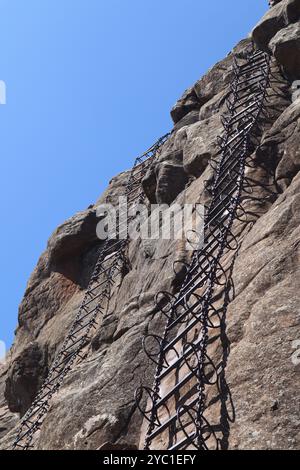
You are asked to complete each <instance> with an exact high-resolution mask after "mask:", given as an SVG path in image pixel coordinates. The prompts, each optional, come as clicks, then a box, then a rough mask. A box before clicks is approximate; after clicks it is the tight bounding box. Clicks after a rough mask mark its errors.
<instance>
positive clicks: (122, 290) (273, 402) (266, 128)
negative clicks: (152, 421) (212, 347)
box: [0, 0, 300, 449]
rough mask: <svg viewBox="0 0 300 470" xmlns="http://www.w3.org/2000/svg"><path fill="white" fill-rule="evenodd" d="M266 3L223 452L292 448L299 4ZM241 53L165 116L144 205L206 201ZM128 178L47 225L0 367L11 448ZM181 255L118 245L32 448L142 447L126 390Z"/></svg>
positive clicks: (185, 256)
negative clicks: (102, 302)
mask: <svg viewBox="0 0 300 470" xmlns="http://www.w3.org/2000/svg"><path fill="white" fill-rule="evenodd" d="M272 3H273V4H274V6H273V7H272V8H271V9H270V11H269V12H268V13H267V14H266V15H265V17H264V18H263V19H262V20H261V22H260V23H259V24H258V25H257V26H256V28H255V29H254V31H253V39H254V41H255V42H256V44H257V46H258V47H261V48H263V49H264V50H268V51H269V53H270V54H273V55H274V57H273V58H272V72H273V73H272V76H273V78H272V80H271V84H270V89H269V90H268V99H269V104H268V109H267V111H268V115H266V116H265V117H264V121H263V128H262V130H261V137H260V145H259V146H258V148H257V150H256V152H255V154H254V155H253V161H254V162H255V165H254V167H253V168H252V169H251V170H248V171H249V173H248V177H249V178H251V180H252V181H254V182H255V185H254V196H255V197H254V198H252V199H251V201H250V199H249V198H248V199H247V197H245V205H246V207H247V210H249V214H251V218H252V223H251V226H250V228H249V230H247V231H246V232H245V233H243V234H242V236H241V238H240V239H239V241H240V243H241V248H240V251H239V254H238V257H237V260H236V263H235V266H234V271H233V274H232V277H233V281H234V285H235V296H234V298H233V299H231V302H230V304H229V308H228V313H227V320H226V324H227V329H226V335H227V338H228V344H229V345H230V352H229V355H228V360H227V367H226V380H227V384H228V388H229V390H230V395H231V401H232V406H233V408H234V412H233V413H232V416H231V419H230V424H228V433H227V438H226V442H225V441H224V443H223V447H224V448H231V449H277V448H280V449H299V448H300V432H299V429H300V427H299V426H300V417H299V407H300V401H299V397H300V379H299V377H300V375H299V374H300V360H299V354H298V349H299V343H300V310H299V304H300V297H299V288H298V286H299V285H300V270H299V259H300V251H299V247H300V228H299V210H300V173H299V169H300V153H299V152H300V151H299V148H300V96H299V94H298V85H297V83H298V82H297V80H300V63H299V18H300V0H299V1H298V0H282V1H281V2H276V1H273V2H272ZM250 47H251V40H250V39H247V40H243V41H241V42H240V43H239V44H238V45H237V46H236V47H235V48H234V49H233V51H232V53H231V54H229V55H228V56H227V57H226V58H225V59H224V60H223V61H221V62H220V63H218V64H216V66H215V67H213V68H212V69H211V70H210V71H209V72H208V73H207V74H206V75H205V76H204V77H202V78H201V79H200V80H199V81H198V82H197V83H196V84H195V85H194V86H193V87H191V88H190V89H189V90H187V91H186V92H185V93H184V95H183V97H182V98H181V99H180V100H179V101H178V102H177V103H176V105H175V106H174V108H173V109H172V112H171V114H172V118H173V121H174V131H173V133H172V135H171V137H170V139H169V140H168V141H167V142H166V143H165V144H164V146H163V149H162V153H161V154H160V156H159V159H158V160H157V161H156V163H155V165H154V166H153V167H152V168H151V170H150V171H149V172H148V174H147V175H146V176H145V178H144V181H143V187H144V190H145V193H146V195H147V197H148V200H149V201H150V202H153V203H155V202H157V203H168V204H172V203H193V204H195V203H198V202H201V203H204V204H205V203H206V202H207V198H208V196H207V194H206V192H205V182H206V181H209V180H210V178H211V176H212V170H211V167H210V166H209V165H208V163H209V161H210V160H211V159H212V158H214V157H215V156H216V152H217V146H216V143H217V137H218V135H220V134H221V132H222V125H221V119H220V117H221V114H222V113H223V112H224V105H225V101H226V99H227V98H228V96H229V94H230V82H231V80H232V76H233V69H232V65H233V57H234V56H235V57H236V58H237V60H243V58H244V57H245V55H246V53H247V51H249V49H250ZM277 62H278V63H279V65H280V66H282V67H283V68H284V70H285V72H286V77H285V78H283V77H282V75H281V74H280V73H279V71H278V64H277ZM127 177H128V173H123V174H121V175H119V176H117V177H116V178H114V179H113V180H112V181H111V183H110V185H109V187H108V189H107V191H106V192H105V194H104V195H103V196H102V197H101V198H100V199H99V200H98V201H97V202H96V204H95V205H93V206H91V207H90V208H88V209H87V210H86V211H83V212H80V213H78V214H76V215H75V216H74V217H72V218H71V219H70V220H68V221H67V222H66V223H64V224H63V225H62V226H61V227H59V228H58V229H57V230H56V231H55V233H54V234H53V235H52V236H51V238H50V240H49V242H48V246H47V249H46V251H45V252H44V253H43V254H42V255H41V258H40V260H39V262H38V264H37V267H36V269H35V270H34V272H33V274H32V276H31V278H30V280H29V282H28V286H27V289H26V292H25V295H24V299H23V301H22V303H21V306H20V310H19V324H18V328H17V332H16V338H15V342H14V345H13V347H12V349H11V351H10V353H9V356H8V360H7V364H6V365H5V366H1V367H2V369H1V370H0V447H2V448H6V447H8V446H10V445H11V442H12V439H13V436H14V433H15V426H16V424H17V421H18V417H19V414H20V415H23V414H24V413H25V411H26V410H27V409H28V407H29V405H30V403H31V401H32V399H33V397H34V396H35V394H36V393H37V391H38V389H39V387H40V385H41V383H42V381H43V379H44V378H45V376H46V374H47V371H48V369H49V367H50V365H51V363H52V361H53V359H54V357H55V352H56V351H57V349H58V348H59V346H60V345H61V344H62V342H63V340H64V337H65V335H66V332H67V331H68V329H69V327H70V325H71V323H72V320H73V319H74V317H75V315H76V312H77V310H78V307H79V305H80V303H81V301H82V298H83V295H84V291H85V289H86V287H87V284H88V281H89V278H90V276H91V273H92V270H93V267H94V265H95V262H96V251H97V249H98V247H99V243H100V242H99V241H98V240H97V237H96V224H97V217H96V209H97V206H98V205H99V204H100V203H102V202H111V203H114V202H115V201H116V200H117V198H118V196H120V195H123V194H124V191H125V184H126V181H127ZM190 255H191V253H190V252H189V251H186V246H185V244H184V243H182V242H181V241H176V240H174V241H171V242H170V241H164V240H149V241H141V240H135V241H131V242H130V244H129V249H128V253H127V256H128V260H129V264H128V266H129V267H128V269H127V270H126V272H124V273H123V274H122V276H121V278H120V279H119V281H118V283H117V285H115V286H114V287H113V291H112V299H111V302H110V306H109V308H108V310H107V312H106V313H105V315H104V316H103V317H102V318H99V321H98V325H97V328H96V331H95V333H94V337H93V340H92V342H91V344H90V346H89V347H88V348H86V350H85V352H84V356H85V357H84V360H83V361H82V362H80V363H78V364H77V365H76V366H75V367H74V368H73V370H72V371H71V372H70V373H69V375H68V377H67V380H66V381H65V382H64V385H63V387H62V388H61V389H60V392H59V393H58V394H57V395H56V396H55V397H54V398H53V400H52V404H51V408H50V411H49V413H48V415H47V417H46V420H45V422H44V425H43V427H42V429H41V432H40V434H39V436H38V441H37V442H36V447H37V448H40V449H101V448H102V449H118V448H121V449H130V448H137V447H138V446H139V445H140V440H141V435H142V429H143V426H144V425H143V422H142V421H143V420H142V416H141V414H140V413H139V411H138V410H137V407H136V404H135V401H134V391H135V389H136V387H137V386H138V385H140V384H141V383H143V384H148V385H150V386H151V384H152V381H153V374H154V365H153V363H152V362H151V361H149V360H148V358H147V357H146V355H145V353H144V351H143V349H142V343H141V341H142V336H143V334H145V333H146V332H148V331H154V332H155V331H156V332H157V333H158V334H159V333H160V332H161V331H162V329H163V328H164V324H165V319H164V318H162V317H161V316H159V315H157V306H156V303H155V296H156V294H157V293H158V292H159V291H163V290H169V291H173V292H174V291H176V289H177V288H178V286H179V285H180V282H181V280H182V276H181V273H178V272H174V269H173V264H174V262H175V261H178V260H181V261H184V262H187V261H188V260H189V258H190ZM297 348H298V349H297ZM216 354H218V352H216ZM144 424H145V423H144Z"/></svg>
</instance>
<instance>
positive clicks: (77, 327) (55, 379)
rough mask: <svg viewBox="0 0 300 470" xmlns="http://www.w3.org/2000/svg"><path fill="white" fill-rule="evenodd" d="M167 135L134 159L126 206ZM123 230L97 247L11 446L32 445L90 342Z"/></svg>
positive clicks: (139, 196) (123, 241)
mask: <svg viewBox="0 0 300 470" xmlns="http://www.w3.org/2000/svg"><path fill="white" fill-rule="evenodd" d="M169 135H170V134H166V135H164V136H163V137H161V138H160V139H159V140H158V141H157V142H156V143H155V144H154V145H153V146H152V147H151V148H150V149H149V150H148V151H147V152H145V153H144V154H143V155H142V156H140V157H138V158H137V159H136V160H135V163H134V166H133V168H132V170H131V172H130V175H129V177H128V181H127V185H126V191H125V196H126V198H127V206H128V207H132V206H133V205H134V204H138V203H141V202H142V201H143V199H144V197H145V194H144V192H143V189H142V184H141V182H142V179H143V178H144V176H145V174H146V172H147V171H148V170H149V169H150V168H151V166H152V165H153V163H154V160H155V159H156V158H157V157H158V155H159V153H160V151H161V148H162V145H163V144H164V143H165V142H166V140H167V139H168V138H169ZM124 230H126V236H127V238H126V236H125V237H124V234H122V235H123V236H122V237H119V239H116V240H115V241H113V242H112V241H111V240H110V239H107V240H106V242H105V243H104V246H102V247H100V248H99V250H98V260H97V263H96V265H95V268H94V272H93V274H92V276H91V279H90V282H89V286H88V288H87V290H86V293H85V296H84V299H83V301H82V304H81V306H80V308H79V311H78V313H77V315H76V318H75V320H74V322H73V324H72V326H71V328H70V330H69V332H68V334H67V336H66V338H65V341H64V343H63V345H62V346H61V348H60V350H59V352H58V353H57V355H56V358H55V360H54V362H53V364H52V366H51V368H50V371H49V373H48V376H47V378H46V380H45V382H44V383H43V385H42V387H41V389H40V391H39V393H38V395H37V396H36V398H35V400H34V402H33V403H32V405H31V407H30V409H29V410H28V411H27V413H26V414H25V415H24V417H23V418H22V421H21V425H20V428H19V430H18V433H17V436H16V438H15V441H14V444H13V449H20V450H21V449H23V450H28V449H30V448H33V445H32V442H33V439H34V437H35V434H36V433H37V431H39V430H40V428H41V426H42V424H43V421H44V419H45V416H46V414H47V413H48V410H49V408H50V404H51V398H52V396H53V395H54V394H55V393H56V392H57V391H58V390H59V389H60V387H61V385H62V384H63V381H64V379H65V377H66V375H67V374H68V373H69V371H70V370H71V369H72V367H73V365H74V364H75V362H76V361H77V360H78V359H82V357H81V353H82V351H83V349H84V348H85V347H86V346H87V345H88V344H89V343H90V340H91V337H92V331H93V329H95V328H96V325H97V320H98V319H99V318H100V316H101V315H102V313H103V312H104V311H105V309H106V308H107V305H108V303H109V300H110V296H111V288H112V286H113V284H114V283H115V280H116V278H117V276H118V274H119V273H120V272H121V270H122V269H123V266H124V258H125V251H126V247H127V245H128V242H129V238H128V233H127V227H126V228H124ZM119 235H120V233H119Z"/></svg>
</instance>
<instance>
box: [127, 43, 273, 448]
mask: <svg viewBox="0 0 300 470" xmlns="http://www.w3.org/2000/svg"><path fill="white" fill-rule="evenodd" d="M233 68H234V80H233V82H232V84H231V97H230V99H229V100H228V101H227V113H226V115H224V116H223V117H222V122H223V126H224V135H223V136H222V137H220V138H219V146H220V152H219V155H218V158H217V159H216V160H215V161H213V162H212V168H213V170H214V177H213V181H212V182H210V183H209V184H207V185H206V189H207V191H208V192H209V193H210V196H211V202H210V206H209V208H208V210H207V213H206V216H205V221H204V244H203V246H202V247H199V249H198V250H196V251H195V252H194V255H193V257H192V261H191V264H190V265H189V266H188V267H186V277H185V280H184V282H183V284H182V286H181V289H180V291H179V293H178V294H176V295H174V294H172V293H170V292H159V293H158V294H157V297H156V304H157V309H158V311H159V312H160V313H161V314H162V315H163V316H165V317H166V325H165V330H164V332H163V334H162V335H161V336H158V335H157V334H153V335H152V334H149V335H147V336H145V338H144V340H143V345H144V349H145V353H146V354H147V355H148V357H149V358H150V359H151V360H152V361H153V362H154V363H155V364H156V372H155V378H154V385H153V387H152V388H150V387H148V386H142V387H139V388H138V389H137V390H136V393H135V399H136V403H137V406H138V408H139V409H140V411H141V413H142V414H143V416H144V418H145V420H146V421H147V422H148V427H147V432H146V436H145V443H144V448H145V449H147V450H149V449H157V448H167V449H168V450H170V451H171V450H174V451H175V450H212V449H219V448H220V440H219V438H218V435H217V430H216V429H214V426H212V425H211V424H210V422H209V419H208V417H207V415H206V410H207V408H208V395H209V389H210V387H212V386H214V387H215V386H217V383H218V380H219V371H218V369H217V366H216V365H215V364H214V363H213V361H212V359H211V358H210V357H209V355H208V346H209V339H210V335H211V333H213V332H214V331H216V330H217V329H218V328H220V324H221V322H222V321H224V319H223V315H224V311H225V307H224V305H220V301H217V297H216V289H219V290H220V289H221V290H222V289H223V290H224V289H226V285H227V284H226V283H227V282H228V280H227V279H226V275H227V274H226V268H225V267H224V265H223V259H224V256H225V255H226V254H227V255H228V253H229V252H232V256H233V258H234V256H235V254H236V252H237V249H238V246H239V243H238V242H237V240H236V237H235V236H234V234H233V233H232V230H231V229H232V226H233V223H234V221H235V219H236V218H238V217H239V213H240V212H241V211H242V208H241V195H242V192H243V189H244V182H245V168H246V165H247V161H248V159H249V158H250V156H251V153H252V151H253V150H254V148H255V144H254V143H253V140H254V139H255V134H256V128H257V125H258V122H259V119H260V116H261V114H262V113H263V108H264V103H265V99H266V92H267V88H268V85H269V76H270V57H269V56H268V55H267V54H265V53H263V52H261V51H255V50H252V51H251V52H250V53H249V54H248V56H247V60H246V61H245V62H244V63H243V64H241V65H239V64H238V63H237V61H236V60H235V61H234V67H233ZM145 402H146V407H145Z"/></svg>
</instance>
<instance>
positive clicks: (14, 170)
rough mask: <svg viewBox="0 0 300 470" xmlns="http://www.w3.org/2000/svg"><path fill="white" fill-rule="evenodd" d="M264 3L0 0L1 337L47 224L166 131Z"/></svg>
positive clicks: (90, 198)
mask: <svg viewBox="0 0 300 470" xmlns="http://www.w3.org/2000/svg"><path fill="white" fill-rule="evenodd" d="M266 9H267V0H213V1H210V0H207V1H206V0H0V80H4V81H5V82H6V85H7V104H6V105H5V106H0V146H1V186H0V191H1V219H2V224H1V227H2V228H1V233H0V237H1V239H0V252H1V280H0V286H1V306H0V309H1V311H0V340H4V341H5V342H6V343H7V344H10V343H11V341H12V339H13V331H14V328H15V326H16V324H17V310H18V305H19V303H20V300H21V298H22V295H23V293H24V289H25V286H26V282H27V280H28V277H29V275H30V273H31V271H32V270H33V268H34V266H35V264H36V262H37V259H38V257H39V255H40V254H41V252H42V251H43V250H44V249H45V246H46V242H47V239H48V238H49V236H50V234H51V233H52V231H53V230H54V229H55V228H56V227H57V225H58V224H60V223H61V222H63V221H64V220H65V219H66V218H68V217H70V216H72V215H73V214H74V213H75V212H77V211H79V210H82V209H85V208H86V207H87V206H88V205H89V204H91V203H93V202H94V201H95V200H96V199H97V198H98V197H99V195H100V194H101V192H102V191H103V190H104V188H105V187H106V186H107V183H108V181H109V179H110V178H111V177H112V176H113V175H115V174H117V173H119V172H120V171H122V170H124V169H127V168H129V167H130V166H131V163H132V161H133V159H134V157H135V156H136V154H138V153H140V152H142V151H143V150H144V149H146V148H147V147H148V146H150V145H151V144H152V143H153V142H154V140H155V139H156V138H157V137H159V136H160V135H162V134H163V133H165V132H166V131H168V130H169V129H170V127H171V120H170V117H169V111H170V108H171V106H172V105H173V104H174V103H175V101H176V100H177V98H179V96H180V95H181V94H182V93H183V91H184V90H185V89H186V88H187V87H189V86H190V85H191V84H193V82H194V81H196V80H197V79H198V78H200V77H201V76H202V75H203V74H204V73H205V72H206V71H207V69H208V68H209V67H210V66H212V65H213V64H214V63H215V62H216V61H217V60H219V59H221V58H223V57H224V56H225V54H227V53H228V52H229V51H230V49H231V48H232V47H233V46H234V45H235V44H236V43H237V42H238V41H239V40H240V39H241V38H243V37H245V36H246V35H247V34H248V32H249V31H250V29H251V27H252V26H253V25H254V24H255V23H256V21H257V20H258V19H259V18H260V17H261V16H262V14H263V13H264V12H265V11H266Z"/></svg>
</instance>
